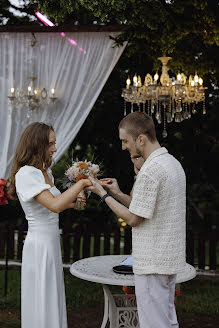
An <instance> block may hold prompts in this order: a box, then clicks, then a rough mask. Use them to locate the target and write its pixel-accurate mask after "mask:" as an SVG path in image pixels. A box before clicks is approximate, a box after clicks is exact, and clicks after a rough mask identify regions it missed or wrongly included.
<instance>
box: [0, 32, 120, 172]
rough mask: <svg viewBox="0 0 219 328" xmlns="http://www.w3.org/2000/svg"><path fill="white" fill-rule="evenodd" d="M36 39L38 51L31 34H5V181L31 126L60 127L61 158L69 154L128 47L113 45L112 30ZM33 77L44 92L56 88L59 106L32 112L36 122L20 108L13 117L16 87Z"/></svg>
mask: <svg viewBox="0 0 219 328" xmlns="http://www.w3.org/2000/svg"><path fill="white" fill-rule="evenodd" d="M115 34H116V33H110V35H112V36H115ZM35 36H36V39H37V41H38V43H37V45H36V46H35V47H34V51H33V53H32V48H31V46H30V44H29V40H31V38H32V37H31V33H0V140H1V146H0V178H8V176H9V173H10V169H11V164H12V159H13V154H14V150H15V147H16V145H17V142H18V139H19V137H20V134H21V133H22V131H23V130H24V128H25V127H26V126H27V125H28V124H30V123H31V122H36V121H39V122H45V123H48V124H52V125H53V126H54V129H55V132H56V136H57V149H58V151H57V153H56V156H55V160H56V161H57V160H58V159H59V158H60V157H61V156H62V155H63V153H64V152H65V151H66V150H67V148H68V147H69V145H70V144H71V142H72V141H73V139H74V138H75V136H76V134H77V133H78V131H79V129H80V128H81V126H82V124H83V122H84V121H85V119H86V117H87V115H88V114H89V112H90V110H91V109H92V106H93V105H94V103H95V101H96V99H97V97H98V96H99V94H100V92H101V90H102V88H103V86H104V84H105V82H106V80H107V79H108V77H109V75H110V73H111V72H112V70H113V68H114V66H115V65H116V63H117V61H118V59H119V57H120V56H121V54H122V52H123V50H124V48H125V45H124V46H123V47H113V43H114V42H113V41H112V40H111V39H110V38H109V32H78V33H65V34H64V33H62V35H61V34H60V33H35ZM33 73H34V76H36V77H37V82H36V84H37V87H38V88H41V89H42V87H45V88H46V89H47V90H51V88H55V89H56V96H57V97H58V101H57V103H56V104H55V106H54V107H51V106H49V107H44V108H40V109H37V110H34V111H32V115H31V118H30V119H27V109H26V108H20V109H14V110H13V111H12V113H11V115H9V103H8V98H7V96H8V95H9V93H10V88H11V87H12V86H14V87H16V88H27V86H28V77H30V76H31V75H32V74H33ZM88 137H89V136H88Z"/></svg>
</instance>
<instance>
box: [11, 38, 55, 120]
mask: <svg viewBox="0 0 219 328" xmlns="http://www.w3.org/2000/svg"><path fill="white" fill-rule="evenodd" d="M29 41H30V45H31V47H32V55H33V53H34V52H33V48H34V46H35V45H36V43H37V40H36V38H35V36H34V35H33V38H32V39H31V40H29ZM32 57H34V55H33V56H32ZM32 63H33V64H32V76H30V77H28V78H27V80H28V81H29V82H28V83H27V87H26V88H22V89H19V88H16V87H15V85H13V86H12V87H11V89H10V94H9V95H8V99H9V104H10V113H11V110H12V109H14V108H19V107H22V108H27V110H28V111H27V118H30V116H31V113H32V111H33V110H36V109H39V108H40V107H43V106H44V107H45V106H48V105H50V104H51V105H54V104H55V102H56V100H57V97H56V96H55V88H52V89H51V90H50V92H48V91H47V89H46V88H45V87H43V88H41V89H40V88H37V87H36V81H37V77H36V76H34V75H35V74H34V72H33V70H34V66H35V65H34V58H32Z"/></svg>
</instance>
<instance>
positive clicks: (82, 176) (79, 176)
mask: <svg viewBox="0 0 219 328" xmlns="http://www.w3.org/2000/svg"><path fill="white" fill-rule="evenodd" d="M82 179H87V176H86V175H84V174H80V175H78V176H77V178H76V179H75V180H76V182H78V181H79V180H82Z"/></svg>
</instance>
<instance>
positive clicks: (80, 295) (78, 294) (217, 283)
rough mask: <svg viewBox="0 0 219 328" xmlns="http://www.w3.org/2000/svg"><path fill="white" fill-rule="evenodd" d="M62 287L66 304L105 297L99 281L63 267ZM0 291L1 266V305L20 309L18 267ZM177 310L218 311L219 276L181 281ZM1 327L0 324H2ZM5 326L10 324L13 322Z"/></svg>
mask: <svg viewBox="0 0 219 328" xmlns="http://www.w3.org/2000/svg"><path fill="white" fill-rule="evenodd" d="M65 289H66V301H67V307H68V308H72V307H83V306H95V305H98V304H101V303H103V300H104V299H103V291H102V288H101V285H100V284H96V283H92V282H88V281H84V280H82V279H78V278H76V277H74V276H72V275H71V274H70V272H69V270H68V269H65ZM111 290H112V292H113V293H119V292H121V293H122V288H121V287H119V286H112V287H111ZM3 293H4V271H3V267H2V268H1V270H0V309H9V310H10V311H11V309H15V310H19V309H20V268H10V270H9V275H8V295H7V297H6V298H2V297H3ZM177 312H178V313H195V314H200V315H218V314H219V279H216V278H214V279H211V278H205V279H204V278H201V277H196V278H195V279H193V280H191V281H188V282H186V283H184V284H181V295H180V296H179V297H178V298H177ZM0 323H1V321H0ZM12 324H13V323H12ZM0 327H2V325H1V324H0ZM4 327H7V326H4ZM8 327H13V325H12V326H8ZM14 327H16V326H14Z"/></svg>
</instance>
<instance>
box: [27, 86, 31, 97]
mask: <svg viewBox="0 0 219 328" xmlns="http://www.w3.org/2000/svg"><path fill="white" fill-rule="evenodd" d="M27 90H28V95H30V94H31V86H30V85H29V87H28V88H27Z"/></svg>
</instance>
